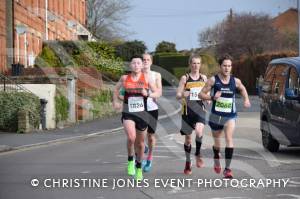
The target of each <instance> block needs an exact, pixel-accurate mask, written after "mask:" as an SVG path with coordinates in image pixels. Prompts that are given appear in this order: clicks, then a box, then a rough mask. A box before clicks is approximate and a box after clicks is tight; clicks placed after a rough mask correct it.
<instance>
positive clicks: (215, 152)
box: [213, 146, 220, 159]
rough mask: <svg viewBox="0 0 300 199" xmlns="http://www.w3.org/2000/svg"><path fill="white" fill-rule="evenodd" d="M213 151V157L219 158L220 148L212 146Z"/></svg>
mask: <svg viewBox="0 0 300 199" xmlns="http://www.w3.org/2000/svg"><path fill="white" fill-rule="evenodd" d="M213 151H214V159H220V148H216V147H214V146H213Z"/></svg>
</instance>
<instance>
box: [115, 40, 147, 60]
mask: <svg viewBox="0 0 300 199" xmlns="http://www.w3.org/2000/svg"><path fill="white" fill-rule="evenodd" d="M115 48H116V56H117V57H120V58H121V59H122V60H123V61H130V59H131V57H132V56H133V55H141V54H143V53H145V51H146V50H147V47H146V45H145V43H144V42H143V41H138V40H134V41H127V42H124V43H121V44H117V45H116V46H115Z"/></svg>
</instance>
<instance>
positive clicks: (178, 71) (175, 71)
mask: <svg viewBox="0 0 300 199" xmlns="http://www.w3.org/2000/svg"><path fill="white" fill-rule="evenodd" d="M186 73H188V68H187V67H176V68H173V74H174V75H175V77H176V78H177V79H180V77H181V76H182V75H184V74H186Z"/></svg>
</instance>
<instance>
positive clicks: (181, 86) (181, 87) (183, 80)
mask: <svg viewBox="0 0 300 199" xmlns="http://www.w3.org/2000/svg"><path fill="white" fill-rule="evenodd" d="M185 83H186V76H185V75H183V76H182V77H181V78H180V81H179V85H178V88H177V91H176V99H178V100H180V99H181V98H182V97H183V91H184V85H185Z"/></svg>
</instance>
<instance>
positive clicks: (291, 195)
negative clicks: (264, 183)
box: [276, 194, 300, 199]
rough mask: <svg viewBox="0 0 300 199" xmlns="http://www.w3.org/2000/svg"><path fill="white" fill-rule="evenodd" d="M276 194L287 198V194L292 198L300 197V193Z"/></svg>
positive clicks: (297, 198)
mask: <svg viewBox="0 0 300 199" xmlns="http://www.w3.org/2000/svg"><path fill="white" fill-rule="evenodd" d="M276 196H277V197H281V196H284V197H285V198H286V196H289V197H292V198H295V199H300V195H296V194H277V195H276Z"/></svg>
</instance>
